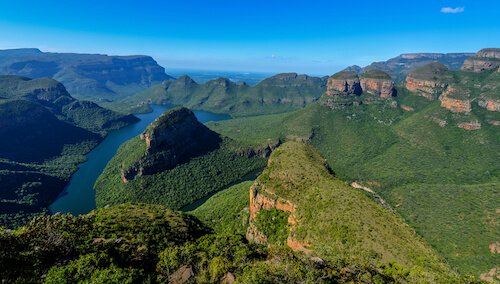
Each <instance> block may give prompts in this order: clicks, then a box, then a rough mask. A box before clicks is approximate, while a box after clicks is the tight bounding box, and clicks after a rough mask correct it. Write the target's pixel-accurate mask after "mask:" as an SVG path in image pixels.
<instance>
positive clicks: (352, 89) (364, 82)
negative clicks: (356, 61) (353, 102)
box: [326, 70, 396, 98]
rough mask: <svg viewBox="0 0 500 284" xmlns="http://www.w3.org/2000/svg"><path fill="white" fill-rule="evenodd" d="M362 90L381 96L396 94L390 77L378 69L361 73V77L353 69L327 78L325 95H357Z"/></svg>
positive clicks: (387, 96)
mask: <svg viewBox="0 0 500 284" xmlns="http://www.w3.org/2000/svg"><path fill="white" fill-rule="evenodd" d="M363 92H366V93H368V94H372V95H374V96H377V97H381V98H390V97H393V96H395V95H396V89H395V88H394V83H393V82H392V79H391V77H390V76H389V75H388V74H387V73H385V72H383V71H379V70H370V71H367V72H365V73H363V74H361V79H360V77H359V76H358V74H356V72H354V71H341V72H339V73H336V74H335V75H333V76H331V77H330V78H328V84H327V89H326V95H327V96H329V97H333V96H349V95H356V96H359V95H361V94H362V93H363Z"/></svg>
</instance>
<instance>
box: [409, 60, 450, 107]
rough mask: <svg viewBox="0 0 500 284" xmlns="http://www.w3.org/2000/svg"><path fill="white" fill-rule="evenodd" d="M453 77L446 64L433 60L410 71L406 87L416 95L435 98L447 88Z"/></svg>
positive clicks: (430, 98)
mask: <svg viewBox="0 0 500 284" xmlns="http://www.w3.org/2000/svg"><path fill="white" fill-rule="evenodd" d="M451 79H452V78H451V75H450V74H449V73H448V68H446V66H444V65H443V64H441V63H438V62H433V63H431V64H428V65H425V66H422V67H420V68H417V69H416V70H414V71H412V72H410V74H408V76H407V77H406V80H405V87H406V89H408V90H409V91H410V92H412V93H414V94H416V95H419V96H422V97H424V98H426V99H429V100H435V99H437V98H438V97H439V95H440V94H441V93H442V92H443V91H444V90H445V89H446V87H447V86H448V84H449V83H450V82H451Z"/></svg>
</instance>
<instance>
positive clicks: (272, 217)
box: [255, 208, 288, 245]
mask: <svg viewBox="0 0 500 284" xmlns="http://www.w3.org/2000/svg"><path fill="white" fill-rule="evenodd" d="M255 226H256V227H257V230H259V231H260V232H262V233H263V234H264V235H266V237H267V242H268V243H269V244H272V245H285V244H286V239H287V238H288V213H287V212H284V211H280V210H278V209H276V208H272V209H264V210H260V211H259V213H257V216H256V217H255Z"/></svg>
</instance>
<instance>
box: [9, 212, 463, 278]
mask: <svg viewBox="0 0 500 284" xmlns="http://www.w3.org/2000/svg"><path fill="white" fill-rule="evenodd" d="M186 268H187V269H191V271H192V274H193V276H191V278H190V279H189V281H190V283H193V282H194V283H217V282H219V281H221V279H222V278H224V277H229V278H231V277H234V278H235V280H236V281H237V282H238V283H311V282H314V283H332V282H335V283H351V282H352V281H354V282H360V281H363V282H371V283H373V282H375V281H379V282H375V283H386V282H392V281H395V280H398V281H400V282H405V281H410V282H411V281H412V279H420V278H414V277H415V275H412V272H411V271H410V273H407V272H406V271H405V270H403V268H401V267H400V266H398V264H396V263H394V264H391V265H390V266H380V267H374V266H366V267H365V266H349V267H345V266H342V265H334V264H332V263H328V262H323V261H322V260H318V259H316V260H314V259H309V257H307V256H305V255H302V254H300V253H293V252H292V251H290V250H289V249H285V248H281V247H274V248H265V247H262V246H258V245H255V244H249V243H248V242H247V241H246V240H245V239H244V237H243V236H241V235H234V234H231V235H214V234H210V230H209V229H207V228H206V227H204V226H203V225H202V224H201V223H200V222H199V221H198V220H197V219H196V218H194V217H191V216H188V215H185V214H182V213H179V212H174V211H172V210H169V209H164V208H163V207H161V206H153V205H120V206H119V207H112V208H106V209H99V210H97V211H93V212H91V213H89V214H87V215H83V216H79V217H72V216H68V215H53V216H46V217H39V218H36V219H35V220H33V221H32V222H30V223H29V224H28V225H26V226H25V227H22V228H19V229H17V230H16V231H5V230H0V281H1V282H5V283H165V282H168V281H169V280H170V279H171V277H174V275H176V273H177V274H179V273H178V271H179V270H182V269H186ZM446 279H448V278H443V280H446ZM454 280H455V281H456V282H455V283H465V282H463V281H462V280H461V279H458V278H455V279H454ZM440 283H447V282H445V281H441V282H440Z"/></svg>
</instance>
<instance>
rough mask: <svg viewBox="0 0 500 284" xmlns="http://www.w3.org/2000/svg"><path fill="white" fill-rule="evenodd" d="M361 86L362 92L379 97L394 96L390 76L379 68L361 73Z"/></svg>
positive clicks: (394, 90)
mask: <svg viewBox="0 0 500 284" xmlns="http://www.w3.org/2000/svg"><path fill="white" fill-rule="evenodd" d="M361 88H362V89H363V91H364V92H366V93H369V94H372V95H374V96H377V97H381V98H390V97H394V96H396V89H395V88H394V82H393V81H392V79H391V77H390V76H389V74H387V73H385V72H383V71H379V70H370V71H367V72H365V73H363V74H361Z"/></svg>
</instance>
